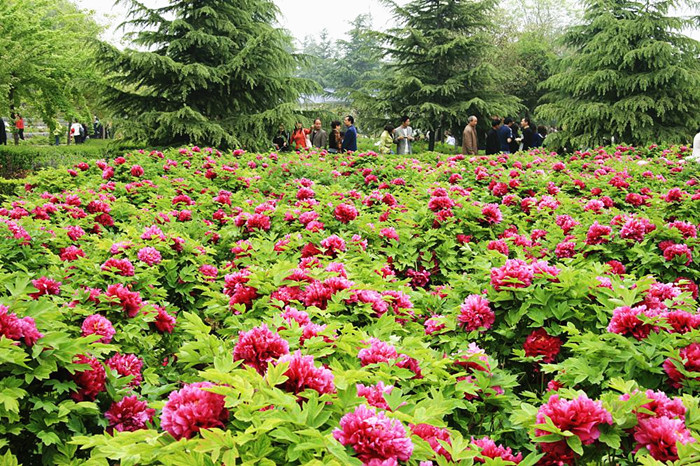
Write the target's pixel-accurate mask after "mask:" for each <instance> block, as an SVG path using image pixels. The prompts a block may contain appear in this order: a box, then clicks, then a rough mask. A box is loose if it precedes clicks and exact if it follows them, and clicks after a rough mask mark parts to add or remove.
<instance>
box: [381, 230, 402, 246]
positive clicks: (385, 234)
mask: <svg viewBox="0 0 700 466" xmlns="http://www.w3.org/2000/svg"><path fill="white" fill-rule="evenodd" d="M379 236H380V237H382V238H386V239H393V240H394V241H396V242H397V243H398V242H399V234H398V233H397V232H396V229H395V228H394V227H388V228H382V229H381V230H379Z"/></svg>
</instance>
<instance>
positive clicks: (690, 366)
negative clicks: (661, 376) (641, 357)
mask: <svg viewBox="0 0 700 466" xmlns="http://www.w3.org/2000/svg"><path fill="white" fill-rule="evenodd" d="M679 357H680V360H678V359H675V358H668V359H666V360H665V361H664V365H663V366H664V371H665V372H666V375H668V378H669V379H670V381H671V386H673V387H674V388H681V386H682V382H683V380H685V378H686V377H685V375H683V374H681V372H680V371H679V370H678V368H677V367H676V365H677V364H678V365H680V366H682V367H683V368H684V369H685V370H686V371H687V372H700V343H691V344H690V345H688V346H686V347H685V348H682V349H681V350H680V351H679ZM695 380H700V376H698V377H695Z"/></svg>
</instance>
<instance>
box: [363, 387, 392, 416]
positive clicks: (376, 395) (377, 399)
mask: <svg viewBox="0 0 700 466" xmlns="http://www.w3.org/2000/svg"><path fill="white" fill-rule="evenodd" d="M355 388H357V396H361V397H362V398H364V399H365V400H367V404H368V405H370V406H374V407H375V408H379V409H383V410H385V411H391V408H390V407H389V404H388V403H387V402H386V398H384V395H388V394H389V393H391V391H392V390H393V389H394V386H393V385H384V382H381V381H380V382H377V384H376V385H369V386H365V385H363V384H361V383H358V384H357V385H355Z"/></svg>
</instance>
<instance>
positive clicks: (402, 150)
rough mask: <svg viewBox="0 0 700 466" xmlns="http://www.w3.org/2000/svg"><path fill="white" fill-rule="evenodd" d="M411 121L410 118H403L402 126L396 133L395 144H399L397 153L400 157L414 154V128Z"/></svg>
mask: <svg viewBox="0 0 700 466" xmlns="http://www.w3.org/2000/svg"><path fill="white" fill-rule="evenodd" d="M410 125H411V119H410V118H409V117H408V116H405V115H404V116H403V117H401V126H399V127H398V128H396V130H395V131H394V142H395V143H396V144H397V147H396V153H397V154H399V155H409V154H412V153H413V141H414V140H415V138H414V136H413V128H411V126H410Z"/></svg>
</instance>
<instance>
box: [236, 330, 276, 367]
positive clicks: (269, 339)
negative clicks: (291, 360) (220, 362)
mask: <svg viewBox="0 0 700 466" xmlns="http://www.w3.org/2000/svg"><path fill="white" fill-rule="evenodd" d="M285 354H289V343H287V341H286V340H285V339H283V338H282V337H281V336H279V334H278V333H276V332H272V331H270V330H269V329H268V328H267V325H265V324H262V325H261V326H260V327H255V328H253V329H251V330H249V331H248V332H240V333H239V335H238V343H236V346H235V348H234V349H233V360H234V361H238V360H242V361H243V362H244V363H245V364H246V365H247V366H250V367H252V368H254V369H255V370H256V371H258V373H259V374H260V375H263V374H265V372H266V371H267V364H268V363H270V362H274V361H276V360H277V359H278V358H279V357H280V356H283V355H285Z"/></svg>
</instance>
